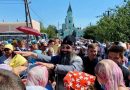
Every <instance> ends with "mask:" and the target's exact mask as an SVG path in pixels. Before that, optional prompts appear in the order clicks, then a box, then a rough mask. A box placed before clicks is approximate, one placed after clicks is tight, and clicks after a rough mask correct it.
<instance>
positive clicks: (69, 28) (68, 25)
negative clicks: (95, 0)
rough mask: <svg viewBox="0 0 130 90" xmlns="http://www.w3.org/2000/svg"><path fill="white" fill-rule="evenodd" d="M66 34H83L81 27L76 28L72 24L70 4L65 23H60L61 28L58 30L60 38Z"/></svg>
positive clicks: (77, 35) (79, 35)
mask: <svg viewBox="0 0 130 90" xmlns="http://www.w3.org/2000/svg"><path fill="white" fill-rule="evenodd" d="M67 35H74V36H75V37H81V36H83V30H82V29H81V28H76V27H75V25H74V21H73V16H72V8H71V5H70V4H69V7H68V10H67V16H66V18H65V23H64V24H62V29H61V30H60V36H61V38H64V37H66V36H67Z"/></svg>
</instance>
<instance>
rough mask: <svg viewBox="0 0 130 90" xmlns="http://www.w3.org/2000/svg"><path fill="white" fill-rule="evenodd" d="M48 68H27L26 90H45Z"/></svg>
mask: <svg viewBox="0 0 130 90" xmlns="http://www.w3.org/2000/svg"><path fill="white" fill-rule="evenodd" d="M47 82H48V70H47V68H46V67H45V66H35V67H33V68H32V69H30V70H29V72H28V76H27V81H26V88H27V90H33V89H35V90H47V89H46V88H45V86H46V84H47Z"/></svg>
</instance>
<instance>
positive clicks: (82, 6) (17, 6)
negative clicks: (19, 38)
mask: <svg viewBox="0 0 130 90" xmlns="http://www.w3.org/2000/svg"><path fill="white" fill-rule="evenodd" d="M29 1H31V4H29V6H30V12H31V17H32V19H34V20H38V21H42V22H43V24H44V26H45V27H47V26H48V25H55V26H56V27H58V22H59V28H61V25H62V24H63V23H64V21H65V20H64V19H65V17H66V15H67V9H68V6H69V2H70V3H71V7H72V11H73V17H74V23H75V26H76V27H82V28H84V27H86V26H88V25H89V24H90V22H91V23H92V24H95V23H96V21H97V20H98V19H99V18H96V16H99V15H102V13H103V12H105V11H107V10H108V9H109V8H115V6H116V5H122V4H123V0H29ZM3 19H4V21H5V22H15V21H17V19H18V20H19V21H25V11H24V4H23V0H0V22H2V21H3Z"/></svg>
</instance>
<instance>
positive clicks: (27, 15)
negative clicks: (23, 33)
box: [24, 0, 33, 27]
mask: <svg viewBox="0 0 130 90" xmlns="http://www.w3.org/2000/svg"><path fill="white" fill-rule="evenodd" d="M24 5H25V16H26V26H27V27H33V26H32V19H31V15H30V10H29V6H28V0H24Z"/></svg>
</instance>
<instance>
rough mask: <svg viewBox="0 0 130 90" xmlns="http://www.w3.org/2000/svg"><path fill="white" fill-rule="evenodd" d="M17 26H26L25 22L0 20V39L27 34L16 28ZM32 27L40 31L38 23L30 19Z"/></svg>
mask: <svg viewBox="0 0 130 90" xmlns="http://www.w3.org/2000/svg"><path fill="white" fill-rule="evenodd" d="M19 26H26V22H0V40H7V39H16V38H26V37H27V34H24V33H23V32H21V31H19V30H17V29H16V28H17V27H19ZM32 26H33V28H34V29H36V30H38V31H39V32H40V23H39V22H37V21H35V20H32Z"/></svg>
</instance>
